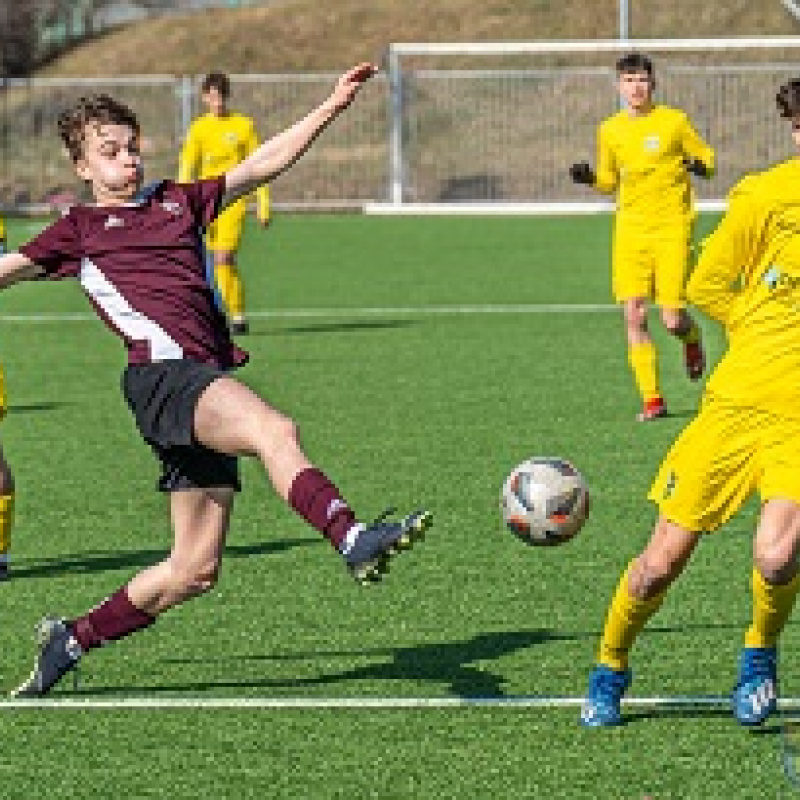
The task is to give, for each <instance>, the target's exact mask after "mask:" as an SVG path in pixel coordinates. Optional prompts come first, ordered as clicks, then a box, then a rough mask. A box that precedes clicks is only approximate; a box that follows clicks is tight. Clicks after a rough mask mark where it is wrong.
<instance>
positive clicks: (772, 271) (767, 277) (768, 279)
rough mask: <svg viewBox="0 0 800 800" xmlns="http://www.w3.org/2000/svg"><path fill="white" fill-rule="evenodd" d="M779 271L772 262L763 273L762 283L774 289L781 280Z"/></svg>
mask: <svg viewBox="0 0 800 800" xmlns="http://www.w3.org/2000/svg"><path fill="white" fill-rule="evenodd" d="M781 274H782V273H781V271H780V270H779V269H778V267H776V266H775V265H774V264H773V265H772V266H771V267H770V268H769V269H768V270H767V271H766V272H765V273H764V277H763V278H762V279H761V280H763V281H764V283H766V284H767V286H769V288H770V289H774V288H775V287H776V286H777V285H778V284H779V283H780V280H781Z"/></svg>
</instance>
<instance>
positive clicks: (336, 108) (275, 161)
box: [222, 64, 377, 206]
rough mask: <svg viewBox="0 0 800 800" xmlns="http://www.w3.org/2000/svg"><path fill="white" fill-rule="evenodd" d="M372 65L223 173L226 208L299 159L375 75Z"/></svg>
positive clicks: (347, 76)
mask: <svg viewBox="0 0 800 800" xmlns="http://www.w3.org/2000/svg"><path fill="white" fill-rule="evenodd" d="M376 71H377V68H376V67H375V66H374V65H373V64H359V65H358V66H357V67H354V68H353V69H351V70H349V71H348V72H346V73H345V74H344V75H342V77H341V78H339V80H338V82H337V83H336V86H335V87H334V89H333V92H331V94H330V96H329V97H328V98H327V99H326V100H324V101H323V102H322V103H320V105H318V106H317V107H316V108H315V109H313V110H312V111H311V112H309V113H308V114H307V115H306V116H305V117H303V119H301V120H300V121H299V122H296V123H295V124H294V125H292V126H291V127H290V128H287V129H286V130H285V131H283V132H282V133H279V134H277V136H273V137H272V138H271V139H268V140H267V141H266V142H264V143H263V144H262V145H261V146H260V147H259V148H258V149H257V150H256V151H255V152H254V153H253V154H252V155H250V156H248V157H247V158H246V159H245V160H244V161H242V162H241V163H240V164H237V165H236V166H235V167H233V169H231V170H230V171H229V172H227V173H226V174H225V197H224V199H223V201H222V204H223V206H227V205H229V204H230V203H232V202H233V201H234V200H238V199H239V198H240V197H242V196H243V195H246V194H249V193H250V192H252V191H253V190H254V189H256V188H257V187H259V186H261V185H262V184H265V183H268V182H269V181H271V180H272V179H273V178H275V177H277V176H278V175H280V174H281V173H282V172H284V171H285V170H287V169H288V168H289V167H291V166H292V164H294V162H295V161H297V159H298V158H300V156H301V155H303V153H305V151H306V150H308V148H309V147H310V146H311V144H312V142H313V141H314V140H315V139H316V138H317V136H319V134H320V133H322V131H323V130H325V128H327V127H328V125H329V124H330V123H331V122H332V121H333V120H334V119H335V118H336V117H337V116H338V115H339V114H340V113H341V112H342V111H344V109H345V108H347V106H349V105H350V103H351V102H352V101H353V98H354V97H355V96H356V94H357V93H358V90H359V89H360V88H361V87H362V86H363V85H364V84H365V83H366V82H367V81H368V80H369V79H370V78H371V77H372V76H373V75H374V74H375V72H376Z"/></svg>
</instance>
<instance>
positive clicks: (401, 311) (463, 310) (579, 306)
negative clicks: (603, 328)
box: [0, 303, 617, 322]
mask: <svg viewBox="0 0 800 800" xmlns="http://www.w3.org/2000/svg"><path fill="white" fill-rule="evenodd" d="M616 310H617V306H616V305H614V304H612V303H527V304H519V305H515V304H506V305H453V306H368V307H365V308H286V309H276V310H274V311H273V310H268V311H267V310H261V311H248V312H247V316H248V317H251V318H256V319H308V318H321V319H324V318H334V317H372V316H383V315H389V314H396V315H402V316H426V315H439V314H591V313H597V312H605V311H616ZM95 319H97V316H96V315H95V314H91V313H89V312H82V311H74V312H70V311H65V312H48V311H41V312H37V311H31V312H25V313H19V314H0V322H87V321H90V320H95Z"/></svg>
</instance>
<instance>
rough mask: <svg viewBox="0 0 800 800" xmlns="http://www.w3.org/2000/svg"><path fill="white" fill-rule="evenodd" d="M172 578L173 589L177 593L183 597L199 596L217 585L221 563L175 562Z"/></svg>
mask: <svg viewBox="0 0 800 800" xmlns="http://www.w3.org/2000/svg"><path fill="white" fill-rule="evenodd" d="M172 579H173V590H174V592H175V594H176V595H178V596H179V597H181V598H183V599H185V598H188V597H197V596H198V595H201V594H205V593H206V592H208V591H210V590H211V589H213V588H214V587H215V586H216V585H217V581H218V579H219V563H218V562H209V563H206V564H178V565H176V564H173V568H172Z"/></svg>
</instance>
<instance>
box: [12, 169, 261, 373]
mask: <svg viewBox="0 0 800 800" xmlns="http://www.w3.org/2000/svg"><path fill="white" fill-rule="evenodd" d="M224 191H225V179H224V177H221V178H213V179H211V180H203V181H197V182H196V183H189V184H179V183H174V182H173V181H161V182H160V183H157V184H154V185H152V186H150V187H148V188H146V189H145V190H143V191H142V192H141V193H140V196H139V197H138V198H137V200H136V201H134V202H131V203H128V204H126V205H123V206H102V207H99V206H82V205H79V206H73V207H72V208H71V209H70V210H69V213H68V214H65V215H64V216H63V217H61V219H59V220H58V221H57V222H54V223H53V224H52V225H50V226H49V227H48V228H46V229H45V230H44V231H42V233H40V234H39V235H38V236H37V237H36V238H35V239H33V240H32V241H30V242H28V244H26V245H24V246H22V247H20V252H21V253H22V254H23V255H25V256H26V257H27V258H29V259H30V260H31V261H33V262H34V263H35V264H37V265H38V266H39V267H40V268H41V269H42V270H44V277H46V278H50V279H53V280H59V279H61V278H75V277H76V278H78V280H79V281H80V283H81V286H82V287H83V290H84V292H86V295H87V296H88V297H89V300H90V301H91V302H92V305H93V306H94V307H95V309H96V310H97V313H98V314H99V315H100V317H102V319H103V320H104V321H105V323H106V324H107V325H108V326H109V327H110V328H111V329H112V330H113V331H114V332H115V333H116V334H118V335H119V336H121V337H122V338H123V340H124V341H125V346H126V347H127V348H128V361H129V363H131V364H144V363H149V362H153V361H166V360H169V359H179V358H188V359H193V360H195V361H200V362H203V363H207V364H214V365H215V366H217V367H221V368H222V369H229V368H231V367H235V366H239V365H240V364H243V363H244V362H245V361H246V360H247V353H245V352H244V351H243V350H240V349H239V348H238V347H236V345H234V344H233V342H232V341H231V338H230V335H229V333H228V326H227V324H226V321H225V317H224V315H223V314H222V312H221V311H220V310H219V308H218V306H217V303H216V299H215V296H214V292H213V289H212V287H211V285H210V284H209V279H208V277H207V275H206V264H205V254H204V250H203V245H202V233H203V230H204V229H205V228H206V226H207V225H208V224H209V223H210V222H211V221H212V220H213V219H214V217H216V215H217V214H218V213H219V210H220V204H221V202H222V196H223V194H224Z"/></svg>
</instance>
